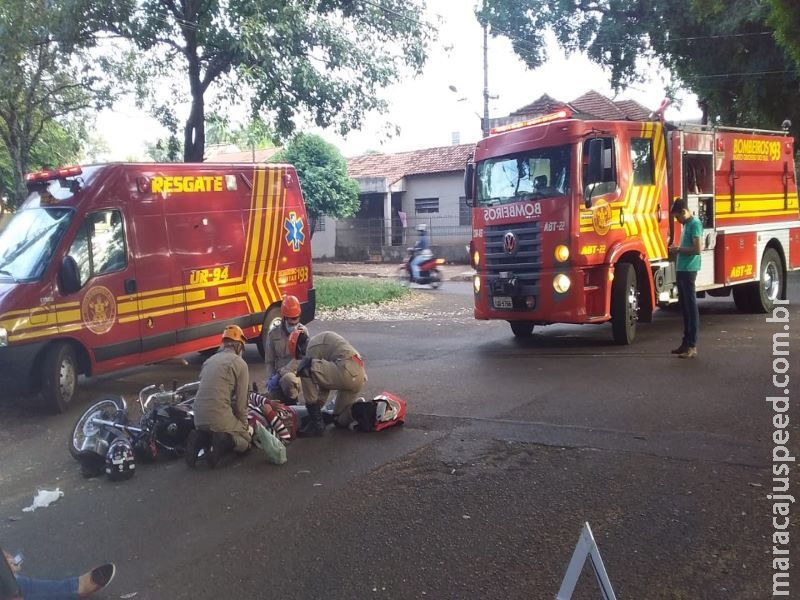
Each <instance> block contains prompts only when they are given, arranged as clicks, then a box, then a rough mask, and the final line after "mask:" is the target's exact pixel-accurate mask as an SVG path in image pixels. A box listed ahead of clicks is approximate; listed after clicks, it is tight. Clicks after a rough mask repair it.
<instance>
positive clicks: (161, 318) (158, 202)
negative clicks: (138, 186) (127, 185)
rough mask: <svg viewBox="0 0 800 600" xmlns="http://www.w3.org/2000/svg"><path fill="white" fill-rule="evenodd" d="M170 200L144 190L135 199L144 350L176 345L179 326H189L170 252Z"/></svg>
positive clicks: (140, 314)
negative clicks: (166, 211) (167, 212)
mask: <svg viewBox="0 0 800 600" xmlns="http://www.w3.org/2000/svg"><path fill="white" fill-rule="evenodd" d="M166 201H167V200H166V199H165V198H164V197H162V195H160V194H151V193H146V194H141V195H139V196H138V197H136V198H135V199H134V203H133V205H132V207H131V212H132V213H133V230H134V231H133V234H134V238H135V240H136V245H135V249H136V261H137V265H136V266H137V271H138V278H137V281H136V298H137V309H138V313H139V324H140V328H141V336H142V352H144V353H148V352H153V351H157V350H162V349H164V348H168V347H171V346H174V345H175V344H176V343H177V335H178V330H180V329H183V328H184V327H185V326H186V319H185V315H184V308H183V295H182V293H181V291H180V275H179V274H178V273H176V270H175V261H174V258H173V257H172V255H171V253H170V248H169V234H168V231H167V223H166V219H165V216H164V204H165V202H166Z"/></svg>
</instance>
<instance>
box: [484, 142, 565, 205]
mask: <svg viewBox="0 0 800 600" xmlns="http://www.w3.org/2000/svg"><path fill="white" fill-rule="evenodd" d="M570 156H571V152H570V146H553V147H551V148H537V149H535V150H528V151H526V152H520V153H519V154H511V155H508V156H502V157H499V158H489V159H486V160H484V161H481V162H480V163H478V171H477V173H478V177H477V205H478V206H492V205H494V204H507V203H509V202H517V201H519V200H530V199H531V198H552V197H556V196H568V195H569V183H570Z"/></svg>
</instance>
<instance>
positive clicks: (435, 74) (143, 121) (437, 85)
mask: <svg viewBox="0 0 800 600" xmlns="http://www.w3.org/2000/svg"><path fill="white" fill-rule="evenodd" d="M428 6H429V13H430V16H431V17H432V18H434V19H437V20H438V18H439V17H441V22H440V24H439V25H438V28H439V39H438V40H437V41H436V42H435V43H434V45H433V47H432V48H431V51H430V54H429V58H428V63H427V65H426V67H425V70H424V72H423V74H422V75H421V76H420V77H418V78H417V79H414V80H408V81H405V82H403V83H400V84H398V85H395V86H393V87H391V88H388V89H386V90H385V91H384V97H385V98H386V99H387V100H388V101H389V103H390V104H389V112H388V113H386V114H384V115H377V114H373V115H370V116H368V117H367V119H366V123H365V127H364V128H363V130H362V131H356V132H352V133H351V134H349V135H348V136H347V137H346V138H344V139H343V138H341V137H339V136H337V135H336V134H334V133H332V132H326V131H315V132H316V133H320V134H321V135H322V136H323V137H325V138H326V139H327V140H328V141H330V142H332V143H334V144H336V145H337V146H338V147H339V149H340V150H341V151H342V153H343V154H345V156H355V155H358V154H362V153H364V152H366V151H368V150H376V151H380V152H400V151H404V150H415V149H419V148H429V147H435V146H447V145H449V144H450V143H451V140H452V136H453V133H454V132H458V133H459V137H460V141H461V142H462V143H466V142H474V141H476V140H477V139H478V138H479V137H480V133H481V132H480V119H479V115H478V114H476V113H482V112H483V35H482V31H481V28H480V26H479V25H478V23H477V21H476V20H475V16H474V14H473V6H474V2H473V0H428ZM550 57H551V58H550V61H549V62H548V63H547V64H546V65H545V66H543V67H541V68H539V69H537V70H535V71H529V70H527V69H526V68H525V66H524V65H523V63H522V62H521V61H520V60H519V59H518V58H516V56H515V55H514V53H513V51H512V49H511V43H510V42H509V41H508V40H507V39H504V38H492V37H491V36H490V37H489V93H490V94H491V95H496V96H498V98H497V99H495V100H491V101H490V104H489V114H490V116H492V117H498V116H503V115H507V114H508V113H510V112H511V111H513V110H515V109H517V108H519V107H521V106H524V105H525V104H528V103H530V102H532V101H533V100H535V99H536V98H538V97H539V96H541V95H542V94H545V93H546V94H549V95H550V96H552V97H554V98H556V99H558V100H563V101H569V100H572V99H574V98H576V97H578V96H580V95H581V94H583V93H584V92H586V91H588V90H590V89H594V90H597V91H598V92H600V93H602V94H605V95H608V96H613V93H612V91H611V87H610V85H609V76H608V74H607V73H604V72H603V71H602V70H601V69H600V68H599V67H597V66H595V65H593V64H592V63H590V62H589V61H588V59H586V58H584V57H581V56H572V57H569V58H566V57H565V56H564V55H563V53H561V52H560V51H559V50H558V49H557V48H556V47H555V46H553V48H552V52H551V53H550ZM656 79H657V78H656ZM451 85H452V86H454V87H456V88H457V89H458V93H454V92H452V91H451V90H450V89H449V86H451ZM462 98H466V99H462ZM628 98H630V99H634V100H637V101H638V102H640V103H642V104H644V105H645V106H647V107H648V108H657V107H658V106H659V104H660V103H661V101H662V100H663V98H664V86H663V83H662V82H660V81H658V80H654V81H651V82H649V83H647V84H641V85H638V86H635V87H634V88H629V89H628V90H626V91H625V92H623V93H622V94H620V95H619V97H618V99H628ZM681 101H682V102H681V103H682V106H681V107H680V108H677V107H672V108H670V109H669V110H668V111H667V117H668V118H669V119H685V118H692V117H699V115H700V111H699V110H698V108H697V104H696V101H695V98H694V96H692V95H689V94H686V95H684V96H683V98H682V99H681ZM393 125H397V126H398V127H399V128H400V134H399V135H398V136H394V137H392V138H387V136H386V131H388V130H392V129H393V127H392V126H393ZM98 129H99V132H100V133H101V134H102V135H103V136H104V137H105V139H106V141H107V143H108V146H109V149H110V154H109V155H108V156H107V157H106V158H107V159H108V160H125V159H127V158H132V157H138V158H144V151H145V147H144V144H145V142H146V141H154V140H155V139H156V138H158V137H160V136H163V135H164V132H163V131H162V130H161V128H160V127H159V126H158V124H157V123H155V122H154V121H153V120H152V119H150V118H149V117H147V116H146V114H144V113H142V112H140V111H137V110H136V109H135V108H133V107H132V106H131V105H130V103H127V102H126V103H121V104H120V106H119V107H118V108H116V109H115V110H114V111H104V112H103V113H102V114H101V115H100V117H99V118H98Z"/></svg>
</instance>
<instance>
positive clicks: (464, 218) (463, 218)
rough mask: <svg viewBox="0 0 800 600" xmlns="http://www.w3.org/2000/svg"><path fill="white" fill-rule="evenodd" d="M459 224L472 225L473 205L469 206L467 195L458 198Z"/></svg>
mask: <svg viewBox="0 0 800 600" xmlns="http://www.w3.org/2000/svg"><path fill="white" fill-rule="evenodd" d="M458 224H459V225H461V226H464V225H472V207H471V206H467V197H466V196H461V197H460V198H459V199H458Z"/></svg>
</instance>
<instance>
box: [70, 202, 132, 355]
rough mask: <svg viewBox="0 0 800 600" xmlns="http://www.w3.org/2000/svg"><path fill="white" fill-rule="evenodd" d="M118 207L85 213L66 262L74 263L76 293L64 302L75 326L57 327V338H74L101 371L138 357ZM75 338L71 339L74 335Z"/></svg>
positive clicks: (128, 259)
mask: <svg viewBox="0 0 800 600" xmlns="http://www.w3.org/2000/svg"><path fill="white" fill-rule="evenodd" d="M126 223H128V221H127V219H126V217H125V213H124V210H123V209H122V208H120V207H112V208H106V209H98V210H94V211H92V212H90V213H88V214H87V215H86V216H85V217H84V219H83V221H82V223H81V224H80V226H79V227H78V230H77V232H76V234H75V237H74V238H73V240H72V242H71V243H70V246H69V249H68V250H67V254H66V256H67V257H70V258H71V259H72V260H74V261H75V264H76V266H77V272H78V277H79V283H80V289H79V290H78V291H77V292H75V293H74V294H70V295H68V296H67V299H68V300H70V301H72V302H75V303H76V309H75V310H76V312H77V313H78V314H79V315H80V317H79V318H80V322H79V324H78V325H77V327H76V324H75V323H74V321H72V320H71V319H70V320H69V322H67V321H64V322H61V321H59V330H60V331H61V333H62V334H69V333H70V332H74V331H75V330H76V329H79V330H80V333H78V334H77V335H78V336H79V337H81V339H82V341H83V342H84V344H85V345H86V347H87V348H88V349H89V351H90V352H91V353H92V354H93V356H94V359H95V362H97V363H106V364H104V365H102V368H103V369H106V368H107V367H114V366H117V365H123V364H124V363H125V360H126V357H128V356H131V355H138V354H139V352H140V351H141V338H140V335H139V323H138V320H137V318H136V314H135V312H136V311H135V308H132V304H133V307H135V302H133V303H131V300H130V291H129V290H130V288H129V286H130V283H129V282H130V281H135V280H136V261H135V257H134V254H133V252H132V251H131V244H130V231H129V227H128V226H126ZM73 335H75V333H73Z"/></svg>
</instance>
